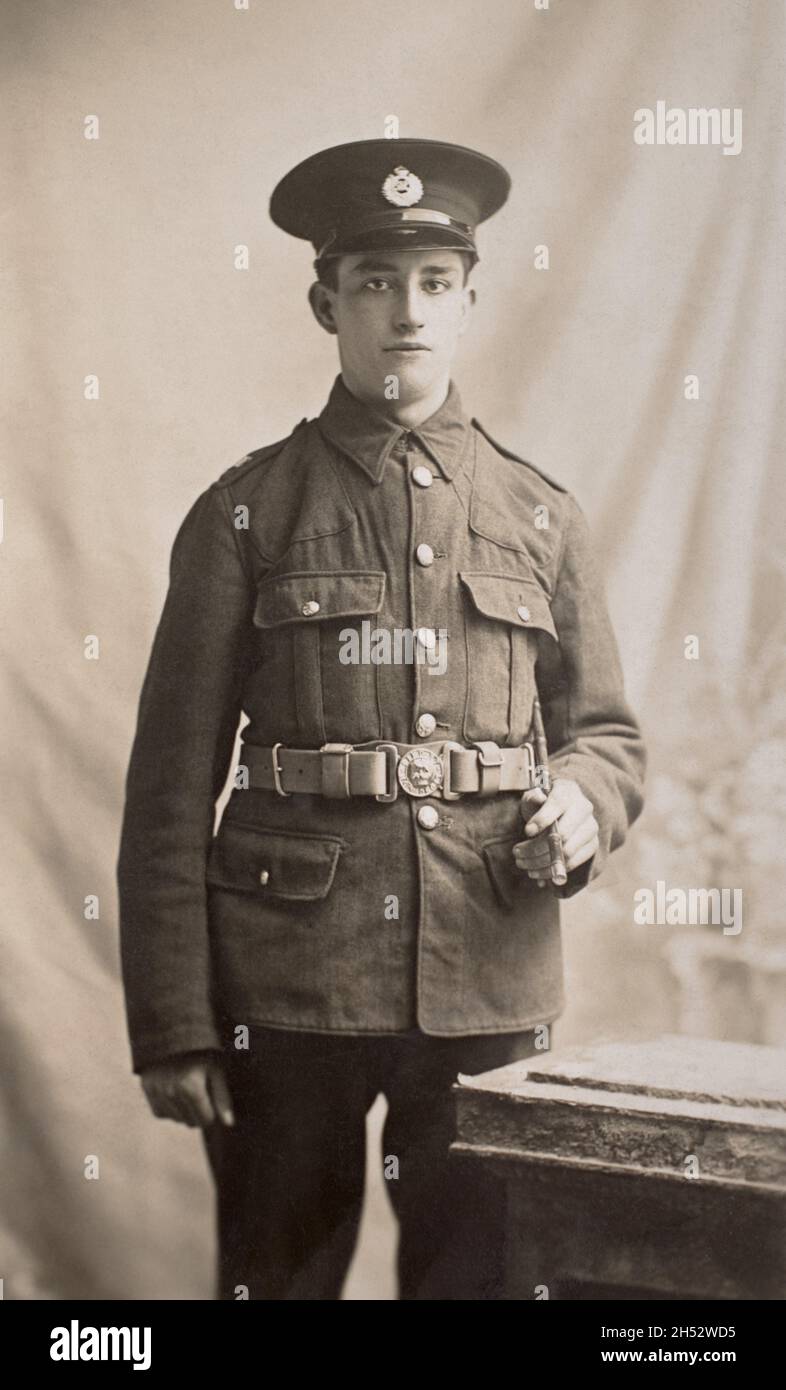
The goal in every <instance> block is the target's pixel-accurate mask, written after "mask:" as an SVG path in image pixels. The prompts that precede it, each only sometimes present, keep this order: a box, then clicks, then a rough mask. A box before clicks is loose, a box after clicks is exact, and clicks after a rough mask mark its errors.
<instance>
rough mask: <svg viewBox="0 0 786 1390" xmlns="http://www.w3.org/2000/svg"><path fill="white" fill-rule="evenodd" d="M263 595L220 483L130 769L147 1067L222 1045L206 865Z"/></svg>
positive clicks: (156, 671)
mask: <svg viewBox="0 0 786 1390" xmlns="http://www.w3.org/2000/svg"><path fill="white" fill-rule="evenodd" d="M252 593H253V589H252V585H251V583H250V580H249V579H248V577H247V575H246V572H245V570H244V566H243V559H242V555H241V552H240V545H239V537H238V534H237V531H236V528H235V526H234V524H233V516H232V512H231V508H230V502H229V499H228V496H227V492H226V490H225V489H224V488H222V487H219V486H217V485H215V484H213V485H212V486H211V487H210V488H208V489H207V490H206V491H205V492H203V493H202V494H201V495H200V496H199V497H198V498H197V500H196V502H195V503H194V504H193V506H192V507H191V509H190V511H189V512H188V514H187V516H186V517H185V519H184V521H183V522H182V524H181V526H180V529H179V531H178V533H177V535H176V537H175V541H174V545H173V547H172V555H171V561H170V572H169V588H168V592H167V596H166V601H165V603H164V608H163V612H162V614H161V618H160V621H159V623H158V627H157V630H156V633H155V638H154V641H153V647H152V651H151V654H150V659H149V663H148V667H147V672H146V675H145V678H144V682H143V685H142V691H141V695H140V700H139V712H138V719H137V727H136V733H135V737H134V741H133V746H132V750H131V757H130V763H129V767H128V773H127V777H126V789H125V790H126V797H125V810H124V815H123V824H122V830H121V837H120V850H119V856H118V863H117V882H118V890H119V916H120V956H121V967H122V976H123V987H124V990H125V1000H126V1015H127V1022H128V1031H129V1037H130V1042H131V1053H132V1059H133V1070H134V1071H135V1072H141V1071H142V1070H143V1069H144V1068H145V1067H146V1066H149V1065H150V1064H151V1063H153V1062H157V1061H162V1060H164V1059H165V1058H167V1057H168V1056H171V1055H173V1054H175V1053H184V1052H191V1051H202V1050H204V1049H210V1048H218V1047H219V1046H220V1038H219V1033H218V1031H217V1027H216V1020H215V1017H214V1013H213V1008H212V1004H211V972H210V949H209V947H210V943H209V938H208V918H207V890H206V885H205V868H206V860H207V852H208V849H209V845H210V842H211V840H212V836H213V825H214V820H215V805H216V801H217V799H218V797H219V795H220V793H221V791H222V790H223V787H224V783H225V781H226V777H227V773H228V770H229V766H228V765H229V761H230V758H231V756H232V750H233V747H234V740H235V735H236V733H237V727H238V722H239V718H240V714H241V694H242V688H243V682H244V678H245V673H246V668H247V659H248V657H247V654H248V651H249V647H250V643H249V642H248V632H249V624H250V622H251V601H252Z"/></svg>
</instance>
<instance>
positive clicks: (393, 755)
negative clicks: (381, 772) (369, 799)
mask: <svg viewBox="0 0 786 1390" xmlns="http://www.w3.org/2000/svg"><path fill="white" fill-rule="evenodd" d="M375 751H376V752H377V753H384V754H385V786H386V788H387V790H386V791H384V792H377V793H376V794H375V796H374V800H375V801H395V800H396V798H397V796H398V779H397V777H396V768H397V765H398V749H397V747H396V745H395V743H378V744H377V746H376V749H375Z"/></svg>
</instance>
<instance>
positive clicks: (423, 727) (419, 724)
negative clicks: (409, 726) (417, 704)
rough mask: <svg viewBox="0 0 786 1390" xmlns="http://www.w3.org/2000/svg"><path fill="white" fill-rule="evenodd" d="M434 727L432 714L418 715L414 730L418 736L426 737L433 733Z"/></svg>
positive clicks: (434, 722)
mask: <svg viewBox="0 0 786 1390" xmlns="http://www.w3.org/2000/svg"><path fill="white" fill-rule="evenodd" d="M436 727H437V721H436V719H435V718H434V716H433V714H420V715H418V718H417V721H416V723H415V732H416V733H417V735H418V737H419V738H428V736H429V734H433V732H434V730H435V729H436Z"/></svg>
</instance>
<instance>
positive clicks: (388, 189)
mask: <svg viewBox="0 0 786 1390" xmlns="http://www.w3.org/2000/svg"><path fill="white" fill-rule="evenodd" d="M382 192H383V194H384V196H385V197H386V198H387V200H388V202H389V203H394V204H395V206H396V207H397V208H411V207H412V204H413V203H419V202H420V200H421V198H422V197H423V184H422V183H421V182H420V179H419V178H418V176H417V174H412V173H410V171H409V169H405V168H404V166H403V164H397V165H396V168H395V169H394V170H393V173H392V174H388V176H387V178H386V179H385V182H384V183H383V185H382Z"/></svg>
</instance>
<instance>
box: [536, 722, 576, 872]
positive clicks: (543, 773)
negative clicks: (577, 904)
mask: <svg viewBox="0 0 786 1390" xmlns="http://www.w3.org/2000/svg"><path fill="white" fill-rule="evenodd" d="M532 732H533V735H534V742H535V761H536V764H537V769H538V786H539V787H541V788H542V790H543V791H544V792H545V793H546V796H548V794H549V792H550V791H551V787H552V781H551V773H550V771H549V751H548V748H547V746H546V730H545V728H544V726H543V711H542V710H541V708H540V700H539V699H538V697H537V695H536V696H535V700H534V703H533V706H532ZM546 838H547V840H548V843H549V856H550V859H551V881H552V883H554V884H556V885H557V887H561V885H562V884H563V883H567V881H568V871H567V869H566V868H565V855H564V852H563V849H562V836H561V835H560V833H559V831H558V829H557V827H556V825H550V826H549V827H548V830H547V831H546Z"/></svg>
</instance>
